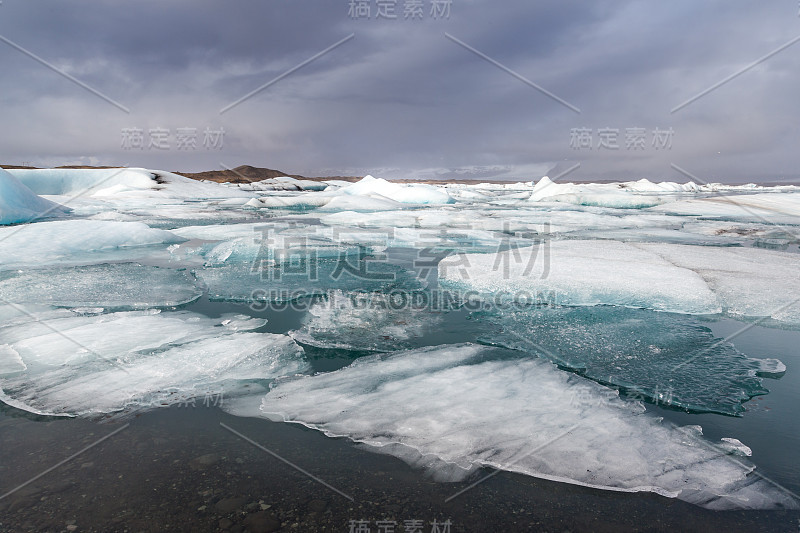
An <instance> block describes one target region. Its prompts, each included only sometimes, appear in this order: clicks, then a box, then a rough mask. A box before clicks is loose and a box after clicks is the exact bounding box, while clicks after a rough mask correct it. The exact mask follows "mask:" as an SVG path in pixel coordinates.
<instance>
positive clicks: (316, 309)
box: [290, 291, 441, 351]
mask: <svg viewBox="0 0 800 533" xmlns="http://www.w3.org/2000/svg"><path fill="white" fill-rule="evenodd" d="M412 296H413V295H412V294H409V293H407V292H402V293H396V294H381V293H349V294H347V293H344V292H342V291H332V292H331V293H329V294H328V295H327V298H325V299H322V300H321V301H319V302H317V303H315V304H314V305H312V306H311V308H310V309H309V310H308V317H307V319H306V322H305V324H304V325H303V327H302V328H301V329H299V330H296V331H293V332H291V333H290V335H291V336H292V337H293V338H294V339H295V340H297V341H299V342H302V343H303V344H308V345H311V346H317V347H320V348H346V349H350V350H376V351H389V350H396V349H399V348H407V347H409V341H411V340H412V339H414V338H417V337H421V336H422V335H424V334H425V332H427V331H430V330H431V329H435V328H436V327H437V325H438V323H439V322H440V321H441V317H439V316H437V315H434V314H431V313H424V312H423V311H421V310H419V309H415V308H414V306H413V305H412V302H409V299H410V298H411V297H412Z"/></svg>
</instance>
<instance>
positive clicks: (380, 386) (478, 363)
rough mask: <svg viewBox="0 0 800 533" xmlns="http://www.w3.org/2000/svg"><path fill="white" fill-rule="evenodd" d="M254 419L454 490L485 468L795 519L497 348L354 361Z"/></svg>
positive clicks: (790, 503) (774, 499)
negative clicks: (321, 438)
mask: <svg viewBox="0 0 800 533" xmlns="http://www.w3.org/2000/svg"><path fill="white" fill-rule="evenodd" d="M261 410H262V412H263V413H264V414H265V415H266V416H268V417H270V418H273V419H276V420H283V421H287V422H294V423H299V424H303V425H305V426H307V427H310V428H313V429H317V430H319V431H322V432H324V433H325V434H326V435H329V436H344V437H348V438H350V439H352V440H354V441H356V442H360V443H364V444H366V445H368V446H372V447H375V448H377V449H379V450H382V451H384V452H385V453H391V454H395V455H398V456H400V457H402V458H405V459H406V460H409V461H412V462H414V463H416V464H426V465H428V466H429V467H430V468H433V469H435V470H437V471H438V472H439V473H440V476H441V475H447V476H449V479H450V480H457V479H463V477H464V476H466V475H468V474H469V473H470V472H472V471H474V469H475V467H476V466H489V467H492V468H497V469H501V470H508V471H511V472H519V473H523V474H527V475H532V476H535V477H540V478H544V479H550V480H556V481H562V482H568V483H574V484H578V485H584V486H588V487H596V488H602V489H608V490H616V491H624V492H636V491H650V492H655V493H657V494H661V495H663V496H667V497H676V498H680V499H682V500H685V501H688V502H691V503H694V504H697V505H701V506H704V507H707V508H710V509H736V508H749V509H772V508H781V507H785V508H787V507H788V508H797V504H796V502H795V501H794V500H793V499H792V498H791V497H790V496H788V495H786V494H785V493H784V492H782V491H780V490H778V489H777V488H775V487H773V486H772V485H770V484H769V483H767V482H766V481H764V480H762V479H761V478H759V477H757V476H755V475H752V474H751V472H752V471H753V469H754V467H753V466H751V465H748V464H746V463H744V462H742V461H741V460H740V459H736V460H732V459H731V457H730V456H729V455H728V450H726V449H722V448H718V447H716V446H714V445H713V444H711V443H709V442H706V441H704V440H703V439H702V438H701V437H699V436H697V435H696V432H694V431H691V430H686V429H682V428H678V427H673V426H671V425H669V424H666V423H664V422H662V420H661V419H660V418H657V417H654V416H650V415H649V414H648V413H646V412H643V410H642V408H641V406H640V404H638V403H636V402H626V401H623V400H621V399H620V398H619V397H617V396H616V394H615V393H614V391H609V390H608V389H605V388H604V387H602V386H600V385H598V384H596V383H594V382H591V381H588V380H586V379H583V378H581V377H578V376H576V375H574V374H569V373H566V372H563V371H561V370H558V369H557V368H556V367H555V366H554V365H553V364H552V363H549V362H547V361H544V360H542V359H538V358H520V357H519V355H518V353H517V352H510V351H506V350H501V349H496V348H487V347H481V346H475V345H469V344H465V345H446V346H439V347H432V348H427V349H421V350H412V351H407V352H396V353H394V354H391V355H385V356H373V357H368V358H362V359H359V360H357V361H355V362H354V363H352V364H351V365H350V366H348V367H346V368H343V369H341V370H338V371H334V372H329V373H324V374H317V375H314V376H307V377H299V378H295V379H283V380H279V381H278V382H277V383H276V384H275V385H274V387H273V388H272V390H271V391H270V392H269V393H268V394H267V395H266V396H265V397H264V399H263V402H262V405H261ZM458 472H460V473H461V475H460V476H457V475H456V474H457V473H458Z"/></svg>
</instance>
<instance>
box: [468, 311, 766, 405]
mask: <svg viewBox="0 0 800 533" xmlns="http://www.w3.org/2000/svg"><path fill="white" fill-rule="evenodd" d="M478 317H479V318H480V319H482V320H487V321H490V322H492V323H494V324H497V325H499V326H500V327H501V331H500V332H498V333H496V334H493V335H491V336H490V337H487V338H485V339H484V340H486V341H489V342H491V343H493V344H497V345H500V346H505V347H507V348H515V349H518V350H522V351H524V352H527V353H531V354H535V355H539V356H541V357H544V358H546V359H549V360H550V361H552V362H553V363H556V364H557V365H559V366H561V367H563V368H567V369H570V370H573V371H575V372H577V373H579V374H580V375H582V376H585V377H588V378H589V379H592V380H594V381H598V382H600V383H603V384H611V385H614V386H617V387H621V388H622V389H624V390H626V391H627V392H628V393H629V394H633V395H634V396H639V397H641V398H642V399H645V398H646V399H647V400H649V401H651V402H654V403H656V404H659V405H666V406H671V407H680V408H683V409H687V410H691V411H697V412H715V413H720V414H726V415H741V414H742V413H743V412H744V410H745V409H744V407H743V406H742V403H743V402H745V401H747V400H749V399H750V398H752V397H753V396H757V395H761V394H766V393H767V392H769V391H767V389H765V388H764V387H763V386H762V385H761V379H760V378H759V377H757V374H763V375H775V374H776V373H767V372H762V369H764V368H768V369H770V368H776V367H778V365H780V364H781V363H780V361H775V360H771V361H761V360H756V359H750V358H748V357H746V356H745V355H744V354H742V353H741V352H739V351H738V350H736V348H734V347H733V346H732V345H731V344H729V343H727V342H724V341H723V340H722V339H718V338H716V337H715V336H714V335H713V334H712V333H711V330H709V329H708V328H706V327H704V326H703V325H702V324H700V323H697V322H696V321H695V320H694V319H693V318H691V317H687V316H684V315H671V314H666V313H657V312H653V311H647V310H642V309H624V308H618V307H608V306H599V307H580V308H555V309H552V308H534V307H530V308H517V309H512V310H496V311H493V312H488V313H480V314H478Z"/></svg>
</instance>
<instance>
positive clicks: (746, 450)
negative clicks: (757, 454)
mask: <svg viewBox="0 0 800 533" xmlns="http://www.w3.org/2000/svg"><path fill="white" fill-rule="evenodd" d="M721 440H722V444H720V448H722V449H723V450H727V451H728V452H730V453H731V454H732V455H741V456H742V457H750V456H752V455H753V450H751V449H750V447H749V446H745V445H744V444H742V442H741V441H740V440H739V439H732V438H730V437H723V438H722V439H721Z"/></svg>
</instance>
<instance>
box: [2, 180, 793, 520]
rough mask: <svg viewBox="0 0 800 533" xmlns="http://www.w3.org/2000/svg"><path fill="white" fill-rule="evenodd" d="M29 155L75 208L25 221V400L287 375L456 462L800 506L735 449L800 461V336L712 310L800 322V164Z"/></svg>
mask: <svg viewBox="0 0 800 533" xmlns="http://www.w3.org/2000/svg"><path fill="white" fill-rule="evenodd" d="M12 174H13V176H14V177H15V179H17V180H18V182H19V183H20V184H21V185H22V186H24V187H27V188H28V190H29V191H30V192H29V193H28V192H25V191H24V190H22V189H20V187H19V186H18V185H17V184H16V183H13V182H12V180H11V179H9V178H8V177H7V176H4V175H0V188H2V187H5V188H4V189H3V190H4V191H6V190H8V191H15V195H16V197H15V198H16V200H20V201H19V202H17V203H15V204H14V205H15V206H19V205H23V204H24V206H23V207H24V208H25V209H27V210H28V211H29V212H26V214H25V216H29V217H35V216H37V214H41V213H44V212H45V211H47V210H48V208H49V206H51V205H53V204H51V203H48V201H50V202H55V203H59V204H64V205H66V206H67V207H68V208H70V209H71V210H72V211H69V212H67V211H66V210H54V211H53V212H50V213H47V217H46V219H44V217H43V219H42V220H37V221H36V222H33V223H29V224H22V225H12V226H0V304H1V305H0V389H2V395H3V396H2V399H3V401H4V402H5V403H7V404H9V405H14V406H15V407H18V408H20V409H23V410H26V411H29V412H34V413H48V414H52V415H78V416H87V417H97V416H102V415H104V414H108V413H117V414H123V415H125V414H130V413H132V412H140V411H142V410H146V409H152V408H154V407H160V406H166V405H176V404H180V403H182V402H187V401H190V400H192V399H196V398H202V397H206V396H209V395H212V396H213V395H220V394H224V395H226V396H228V397H229V399H230V400H231V401H230V403H229V404H228V408H230V409H232V410H234V411H235V412H237V414H241V415H252V414H253V412H252V410H253V408H254V406H255V410H256V412H257V413H256V414H258V406H259V405H261V402H262V399H264V407H265V410H270V409H272V410H274V411H275V412H279V413H282V415H285V416H286V417H287V418H291V419H292V420H293V421H297V422H301V423H304V424H306V425H308V426H310V427H315V428H319V429H321V430H322V431H325V432H327V433H329V434H336V435H343V436H347V437H350V438H352V439H354V440H357V441H364V442H369V443H371V445H372V447H373V448H374V447H375V446H376V445H377V446H379V447H380V449H381V450H382V451H383V452H385V453H389V454H393V455H397V456H398V457H402V458H403V459H404V460H406V461H408V462H410V463H412V464H414V465H418V466H421V467H429V468H432V469H433V470H434V471H435V472H436V475H437V476H438V477H439V478H447V479H455V478H456V477H458V476H457V474H459V473H461V474H464V473H469V472H473V471H474V469H476V468H478V467H480V466H491V467H494V468H500V469H504V470H510V471H515V472H521V473H524V474H528V475H536V476H542V477H546V478H548V479H557V480H564V481H569V482H573V483H579V484H586V485H591V486H597V487H603V488H608V489H612V490H650V491H654V492H657V493H659V494H664V495H669V496H677V497H680V498H682V499H685V500H687V501H691V502H694V503H697V504H700V505H703V506H707V507H711V508H722V507H737V506H738V507H744V508H772V507H775V506H779V505H789V504H790V502H787V499H786V495H785V493H781V492H780V491H778V492H776V491H775V490H773V489H770V488H767V487H765V486H764V485H763V483H761V482H760V481H759V477H758V476H756V475H753V474H749V475H748V472H749V471H750V470H751V469H752V468H753V465H751V464H750V463H749V462H739V463H731V462H730V459H731V458H735V459H736V461H740V460H742V461H749V460H752V461H753V462H754V465H755V466H756V467H758V465H760V464H762V462H763V464H767V465H770V470H769V472H770V474H771V475H773V476H774V475H778V476H779V477H780V475H781V474H780V472H781V471H782V470H781V468H782V467H783V466H785V465H784V464H781V463H780V461H777V460H775V457H774V455H776V454H778V453H788V454H790V455H792V460H793V461H795V462H796V460H797V459H800V458H798V457H796V453H795V452H793V451H791V450H796V449H800V433H798V431H796V430H795V429H791V430H785V428H787V427H791V428H793V426H792V425H791V424H788V423H787V420H786V418H785V417H786V416H789V415H786V414H784V415H782V416H783V417H784V418H782V419H776V420H770V419H768V418H765V417H767V416H768V414H769V413H768V411H766V410H764V411H760V410H759V406H761V405H764V402H768V401H769V400H770V398H772V396H773V394H767V393H768V392H769V391H768V390H767V388H770V389H775V388H780V387H779V386H780V385H781V383H782V381H783V380H784V379H785V378H784V377H783V376H784V374H786V376H787V377H789V376H792V377H793V372H794V368H795V367H796V365H795V364H794V359H793V357H794V356H795V355H796V354H795V353H794V352H792V351H791V347H792V346H796V345H797V343H791V342H787V343H785V344H784V346H788V347H790V348H785V349H783V350H782V351H780V352H778V353H775V352H774V351H765V350H764V349H763V348H761V347H760V346H758V345H747V347H746V348H742V347H741V346H740V345H739V338H738V335H739V333H737V334H736V335H735V336H732V337H731V334H732V333H734V332H728V333H726V334H725V335H720V334H719V333H716V332H714V333H712V332H711V331H710V329H713V328H714V327H715V324H719V323H722V320H723V318H722V317H726V318H724V320H729V319H735V320H740V321H741V322H737V323H736V324H738V325H739V326H740V329H747V328H751V327H758V328H763V327H772V328H785V329H786V330H787V331H788V333H789V334H796V333H797V330H798V329H799V328H800V314H798V313H800V310H798V309H800V304H798V305H796V304H797V301H798V300H800V292H798V285H797V282H796V279H797V273H798V272H800V268H798V267H800V263H798V260H800V253H798V252H799V251H800V250H798V247H797V245H798V243H800V239H799V238H798V235H797V232H798V230H797V228H798V227H800V212H798V204H800V201H798V197H800V192H798V190H797V189H796V188H794V187H778V188H759V187H739V188H735V187H728V186H719V185H712V186H698V185H695V184H671V183H664V184H654V183H650V182H646V181H639V182H630V183H625V184H602V185H597V184H556V183H552V182H549V180H542V181H540V182H539V183H537V184H532V183H520V184H507V185H498V184H476V185H462V184H451V185H448V186H446V187H436V186H429V185H398V184H392V183H388V182H385V181H383V180H380V179H374V178H369V179H365V180H363V181H362V182H360V183H355V184H349V183H346V182H333V181H332V182H329V183H322V184H320V183H302V182H299V181H298V180H292V179H291V178H286V179H283V178H280V179H276V180H268V181H267V182H262V183H254V184H248V185H246V186H235V185H230V184H229V185H219V184H213V183H198V182H193V181H191V180H188V179H185V178H182V177H180V176H177V175H174V174H170V173H167V172H161V171H149V170H145V169H127V170H124V171H119V170H118V169H111V170H103V171H96V172H84V171H72V170H69V171H68V170H62V171H41V172H40V171H29V172H25V171H13V173H12ZM21 190H22V191H23V192H24V194H22V193H20V192H19V191H21ZM78 192H83V193H85V194H81V195H80V197H75V195H76V194H77V193H78ZM718 193H724V194H725V196H726V198H725V199H721V198H720V197H719V196H715V195H718ZM37 195H45V196H47V199H46V200H42V199H41V196H37ZM4 198H6V199H10V198H11V196H4ZM16 200H15V201H16ZM23 200H24V202H23ZM40 200H41V201H40ZM9 205H10V203H9V202H6V204H3V203H0V215H2V216H0V223H4V222H5V223H7V222H14V220H12V218H13V217H14V216H16V215H15V214H13V213H12V212H11V209H9ZM11 207H14V206H11ZM14 209H16V207H14ZM6 213H10V214H9V215H8V217H7V218H3V216H5V215H6ZM51 215H52V216H51ZM312 295H313V297H311V296H312ZM419 296H421V297H422V302H423V305H421V306H420V305H418V303H419V301H418V300H414V299H415V298H417V297H419ZM440 298H442V299H444V300H445V301H446V302H447V305H444V306H443V307H438V306H437V307H435V308H432V307H431V305H432V302H434V301H439V299H440ZM532 300H533V302H532ZM531 303H533V304H546V305H539V306H538V307H537V306H536V305H534V306H531ZM235 304H240V305H235ZM267 317H269V320H270V321H269V322H268V323H266V324H265V322H264V320H266V319H267ZM282 317H289V318H287V319H285V320H284V319H283V318H282ZM468 319H469V320H468ZM726 323H727V322H726ZM774 331H778V330H774ZM726 336H727V337H730V338H725V337H726ZM464 342H473V343H474V342H483V343H491V344H496V345H499V346H503V347H505V348H507V349H506V350H499V349H492V348H487V347H480V346H469V345H463V344H461V343H464ZM444 344H447V345H449V346H445V347H440V348H437V349H425V347H426V346H434V345H444ZM405 349H416V350H414V351H405V352H401V350H405ZM371 352H372V353H374V352H385V355H383V356H381V357H377V358H374V357H373V358H370V357H371V356H370V355H369V353H371ZM548 359H549V360H550V361H547V360H548ZM354 361H355V363H354ZM781 361H783V362H781ZM351 363H352V365H351ZM552 363H555V364H556V365H558V366H555V365H554V364H552ZM783 363H786V364H785V366H784V364H783ZM298 374H299V375H302V376H306V377H301V378H296V379H292V380H284V379H282V378H285V377H286V376H295V375H298ZM764 376H768V377H773V378H778V379H776V380H770V381H764V380H763V379H762V378H763V377H764ZM275 380H278V381H279V384H278V386H277V387H276V388H275V389H274V390H273V391H271V392H269V393H268V394H267V391H268V389H269V387H270V384H272V383H274V382H275ZM617 389H620V390H622V392H623V397H625V398H631V397H634V398H639V399H641V400H643V403H631V402H630V401H627V400H623V399H620V398H618V397H617ZM378 391H379V392H380V393H381V394H378ZM782 401H787V400H782ZM759 402H761V403H759ZM234 406H236V408H235V409H234ZM684 411H689V412H691V413H694V414H688V413H686V412H684ZM697 413H706V414H697ZM712 413H714V414H712ZM765 413H766V414H765ZM655 414H659V415H662V416H667V417H672V416H675V417H678V416H680V417H688V419H681V425H682V426H686V427H692V426H696V425H697V424H698V422H697V421H698V420H702V421H703V424H702V425H703V426H704V427H706V426H708V427H710V428H711V429H712V431H713V432H714V437H713V438H710V437H704V436H703V435H702V434H701V433H700V430H698V429H697V428H692V429H691V430H679V429H677V428H675V427H673V426H672V425H670V424H668V423H666V422H664V423H660V422H659V421H658V419H657V416H655ZM720 415H737V417H736V418H734V417H730V416H720ZM742 415H743V416H742ZM718 419H724V420H736V421H737V424H733V425H732V424H731V423H729V422H718ZM752 420H757V421H758V422H757V423H756V422H752ZM531 424H534V425H536V428H539V427H541V428H544V429H543V430H542V431H541V432H539V433H537V432H536V431H535V429H536V428H534V427H533V426H531ZM576 424H577V425H578V427H575V428H574V429H570V428H572V426H573V425H576ZM749 424H761V425H758V428H759V429H758V431H753V430H751V429H750V428H751V426H750V425H749ZM723 429H724V431H722V430H723ZM567 430H570V431H569V432H568V433H567V434H565V435H564V436H563V437H560V435H561V433H560V432H563V431H567ZM762 435H767V436H769V437H771V439H772V440H774V442H775V443H780V444H776V448H775V449H772V450H771V451H770V449H767V451H766V452H765V451H764V450H765V448H764V447H763V446H761V447H759V446H756V445H755V444H754V441H755V442H758V441H759V439H760V438H761V437H762ZM548 438H558V439H559V445H558V446H554V447H552V448H551V447H547V446H545V447H544V448H542V450H541V451H542V453H544V455H540V454H539V453H538V451H537V453H533V454H531V455H530V456H528V455H526V452H532V451H533V450H538V447H540V446H541V445H542V444H544V442H545V441H546V440H547V439H548ZM562 438H563V441H562V440H561V439H562ZM541 439H545V440H541ZM630 443H633V446H632V448H631V452H630V453H627V454H625V453H618V452H619V450H620V449H622V448H624V449H626V450H627V449H628V448H626V446H629V445H630ZM765 454H766V455H765ZM542 457H544V459H542ZM745 457H747V459H744V458H745ZM537 458H538V459H537ZM545 459H546V460H545ZM776 464H780V466H781V468H777V467H775V468H773V466H774V465H776ZM784 470H785V469H784ZM776 473H777V474H776ZM781 481H783V482H784V483H785V482H787V480H786V479H783V478H781ZM682 483H683V484H682ZM789 484H790V485H792V480H791V479H789ZM792 486H794V485H792ZM757 493H759V494H757Z"/></svg>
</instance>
